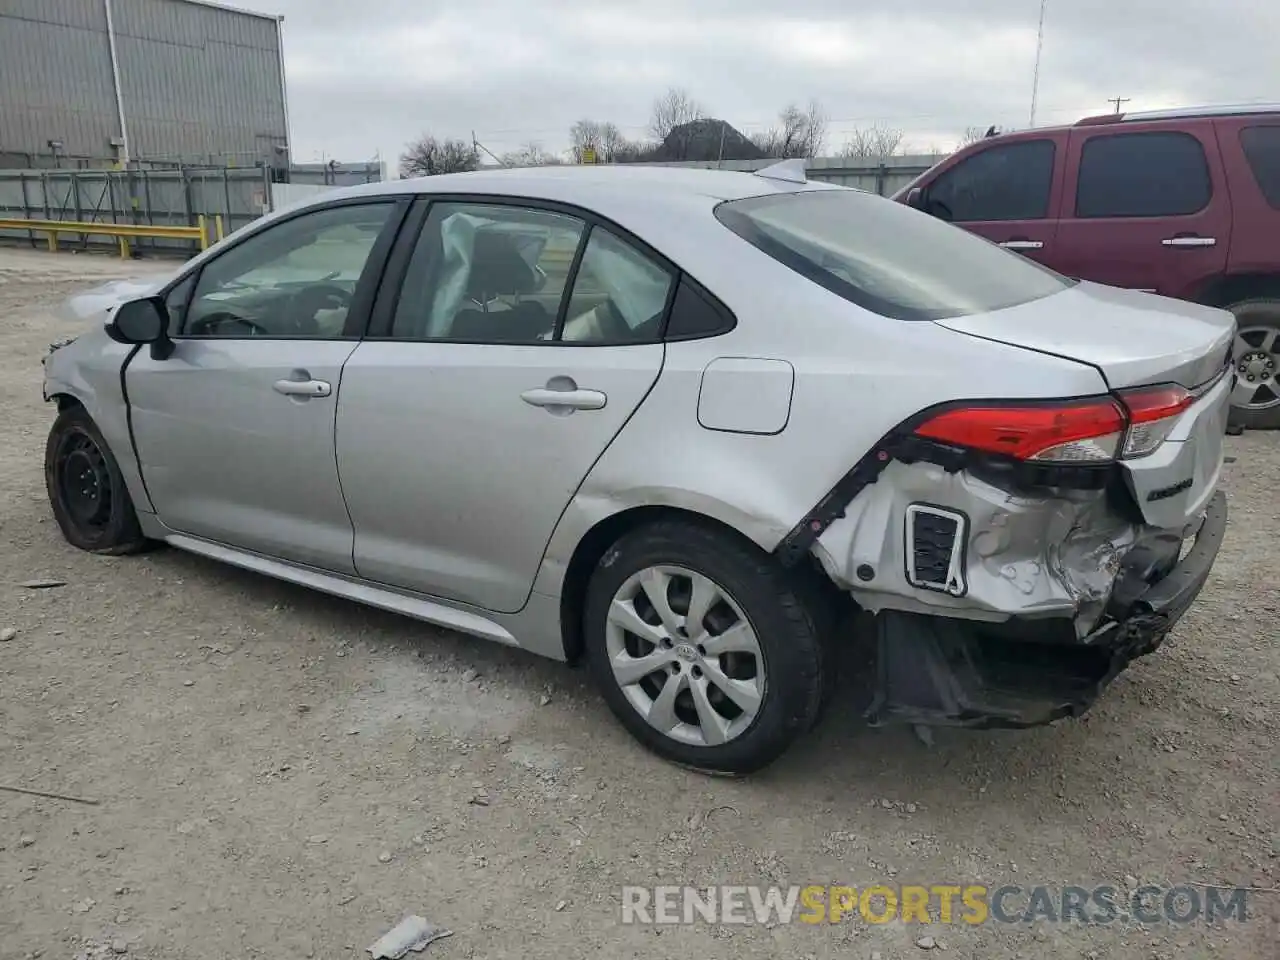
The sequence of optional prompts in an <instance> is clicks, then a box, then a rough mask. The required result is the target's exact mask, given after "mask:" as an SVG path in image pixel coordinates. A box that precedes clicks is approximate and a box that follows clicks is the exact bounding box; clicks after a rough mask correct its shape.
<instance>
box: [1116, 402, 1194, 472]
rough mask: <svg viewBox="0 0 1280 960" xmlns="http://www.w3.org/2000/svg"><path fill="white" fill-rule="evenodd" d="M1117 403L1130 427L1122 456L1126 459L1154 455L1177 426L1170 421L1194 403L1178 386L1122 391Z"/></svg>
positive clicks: (1173, 421)
mask: <svg viewBox="0 0 1280 960" xmlns="http://www.w3.org/2000/svg"><path fill="white" fill-rule="evenodd" d="M1120 399H1121V401H1122V402H1123V403H1124V405H1125V407H1126V408H1127V409H1128V411H1129V422H1130V424H1131V426H1130V428H1129V432H1128V434H1126V435H1125V438H1124V451H1123V452H1122V454H1121V456H1123V457H1124V458H1125V459H1133V458H1134V457H1144V456H1146V455H1147V454H1148V453H1152V452H1154V451H1155V449H1156V448H1157V447H1159V446H1160V444H1162V443H1164V442H1165V440H1166V439H1167V438H1168V436H1169V434H1170V433H1171V432H1172V430H1173V428H1174V426H1176V421H1175V420H1174V419H1173V418H1174V417H1176V416H1177V415H1178V414H1180V413H1182V411H1183V410H1186V409H1187V408H1188V407H1189V406H1191V405H1192V404H1194V403H1195V402H1196V398H1195V397H1194V396H1193V395H1192V394H1191V393H1190V391H1188V390H1186V389H1184V388H1183V387H1180V386H1178V385H1177V384H1166V385H1163V386H1159V387H1139V388H1138V389H1136V390H1123V391H1121V393H1120Z"/></svg>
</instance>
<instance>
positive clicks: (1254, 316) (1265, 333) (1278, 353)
mask: <svg viewBox="0 0 1280 960" xmlns="http://www.w3.org/2000/svg"><path fill="white" fill-rule="evenodd" d="M1227 309H1228V310H1230V311H1231V312H1232V313H1233V314H1235V316H1236V322H1237V324H1238V330H1237V333H1236V342H1235V347H1234V348H1233V350H1232V357H1233V359H1234V362H1235V366H1236V376H1237V377H1238V378H1239V381H1240V383H1242V384H1244V385H1246V386H1249V387H1252V388H1253V392H1252V395H1251V396H1250V398H1249V399H1248V400H1247V401H1245V402H1244V403H1240V404H1238V405H1236V406H1233V407H1232V408H1231V425H1232V426H1236V427H1245V428H1248V429H1252V430H1280V300H1277V299H1271V298H1260V299H1256V300H1244V301H1241V302H1240V303H1235V304H1232V305H1231V306H1230V307H1228V308H1227Z"/></svg>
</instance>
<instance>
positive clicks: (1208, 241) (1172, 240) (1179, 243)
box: [1160, 237, 1218, 247]
mask: <svg viewBox="0 0 1280 960" xmlns="http://www.w3.org/2000/svg"><path fill="white" fill-rule="evenodd" d="M1160 242H1161V243H1162V244H1164V245H1165V246H1166V247H1212V246H1216V245H1217V243H1218V238H1217V237H1165V239H1163V240H1161V241H1160Z"/></svg>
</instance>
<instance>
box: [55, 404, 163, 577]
mask: <svg viewBox="0 0 1280 960" xmlns="http://www.w3.org/2000/svg"><path fill="white" fill-rule="evenodd" d="M44 479H45V489H46V490H47V491H48V494H49V503H50V505H51V506H52V507H53V516H54V519H55V520H57V521H58V527H59V529H61V530H62V535H63V536H64V537H65V538H66V540H67V542H68V543H70V544H71V545H72V546H75V547H79V548H80V549H81V550H86V551H88V552H90V553H98V554H106V555H110V556H119V555H122V554H127V553H137V552H139V551H141V550H144V549H146V547H147V546H148V545H149V541H148V540H147V539H146V538H145V537H144V536H143V535H142V530H141V528H140V527H139V526H138V515H137V513H136V512H135V511H134V508H133V500H132V499H131V498H130V497H129V489H128V487H126V486H125V482H124V477H123V475H122V474H121V473H120V465H119V464H118V463H117V462H116V458H115V457H114V456H113V455H112V453H111V449H110V448H109V447H108V446H107V442H106V440H104V439H103V438H102V432H101V431H100V430H99V429H98V425H97V424H96V423H94V422H93V418H92V417H90V416H89V414H88V412H87V411H86V410H85V409H84V407H80V406H75V407H68V408H67V409H66V410H63V411H62V413H60V414H58V419H57V420H55V421H54V423H53V427H52V428H51V429H50V431H49V440H48V442H47V443H46V444H45V453H44Z"/></svg>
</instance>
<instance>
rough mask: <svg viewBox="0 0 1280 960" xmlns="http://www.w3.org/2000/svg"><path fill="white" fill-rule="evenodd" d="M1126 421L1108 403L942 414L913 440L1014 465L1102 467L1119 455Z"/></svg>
mask: <svg viewBox="0 0 1280 960" xmlns="http://www.w3.org/2000/svg"><path fill="white" fill-rule="evenodd" d="M1125 426H1126V421H1125V414H1124V410H1122V409H1121V407H1120V405H1119V404H1117V403H1116V402H1115V401H1114V400H1111V399H1109V398H1099V399H1094V400H1077V401H1069V402H1066V403H1053V404H1038V405H1030V406H981V405H977V404H975V405H973V406H965V407H955V408H952V409H950V410H944V411H943V412H942V413H939V414H937V415H936V416H934V417H931V418H930V419H929V420H927V421H925V422H924V423H923V424H921V425H920V426H919V427H917V428H916V431H915V432H916V435H917V436H921V437H927V438H929V439H930V440H938V441H941V442H942V443H948V444H952V445H954V446H957V447H967V448H969V449H971V450H983V451H986V452H988V453H999V454H1004V455H1005V456H1010V457H1014V458H1015V459H1018V460H1036V461H1049V462H1067V463H1105V462H1107V461H1110V460H1114V459H1115V458H1116V456H1117V454H1118V453H1119V449H1120V441H1121V439H1122V438H1123V436H1124V431H1125Z"/></svg>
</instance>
